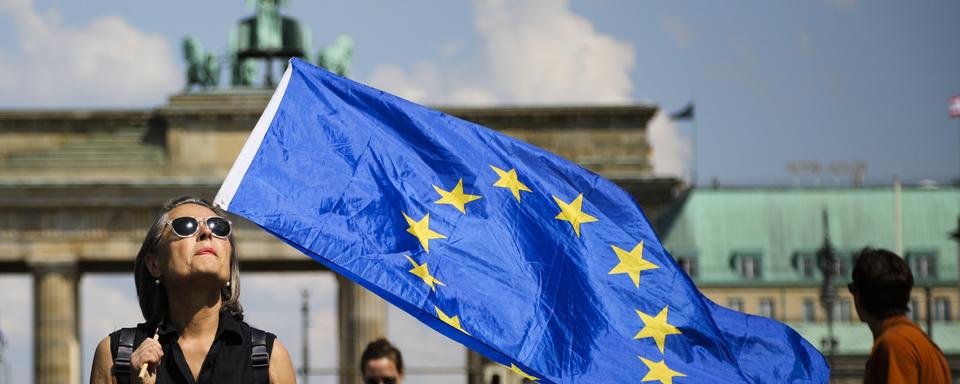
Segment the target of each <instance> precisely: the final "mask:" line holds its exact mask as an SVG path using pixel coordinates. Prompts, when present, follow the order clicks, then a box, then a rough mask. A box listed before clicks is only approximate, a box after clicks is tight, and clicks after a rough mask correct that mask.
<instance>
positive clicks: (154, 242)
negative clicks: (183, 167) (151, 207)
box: [133, 196, 243, 326]
mask: <svg viewBox="0 0 960 384" xmlns="http://www.w3.org/2000/svg"><path fill="white" fill-rule="evenodd" d="M184 204H196V205H200V206H203V207H206V208H208V209H210V210H211V211H213V212H214V213H216V214H217V215H220V216H224V217H226V212H224V211H223V210H222V209H220V208H217V207H215V206H214V205H213V204H210V203H209V202H207V201H206V200H203V199H200V198H196V197H192V196H181V197H178V198H176V199H173V200H170V201H169V202H168V203H167V204H165V205H164V206H163V208H161V209H160V214H159V215H158V216H157V219H156V220H155V221H154V222H153V225H151V226H150V229H148V230H147V236H146V237H145V238H144V239H143V244H142V245H141V246H140V252H139V253H137V260H136V261H135V262H134V267H133V280H134V282H135V283H136V286H137V300H138V301H139V302H140V312H142V313H143V318H144V320H146V322H147V324H151V325H153V326H156V325H157V324H159V323H160V321H161V320H163V319H164V318H166V316H167V315H168V314H169V310H170V307H169V306H170V303H169V301H168V299H167V292H166V289H164V288H163V287H162V286H160V285H157V284H156V283H155V282H154V280H155V279H156V278H155V277H153V275H151V274H150V271H149V270H148V269H147V255H148V254H150V253H151V252H153V251H154V250H156V248H157V247H158V246H159V245H160V240H161V239H162V238H163V229H164V228H165V227H166V225H167V219H168V218H169V217H168V214H169V213H170V211H171V210H173V209H174V208H176V207H179V206H181V205H184ZM228 240H229V241H230V280H229V282H230V285H229V286H226V287H223V289H221V290H220V298H221V299H222V300H223V305H222V307H221V311H227V312H228V313H230V315H232V316H233V317H235V318H237V319H238V320H242V319H243V307H242V306H241V305H240V261H239V260H238V259H237V242H236V240H234V238H233V233H231V234H230V236H229V237H228Z"/></svg>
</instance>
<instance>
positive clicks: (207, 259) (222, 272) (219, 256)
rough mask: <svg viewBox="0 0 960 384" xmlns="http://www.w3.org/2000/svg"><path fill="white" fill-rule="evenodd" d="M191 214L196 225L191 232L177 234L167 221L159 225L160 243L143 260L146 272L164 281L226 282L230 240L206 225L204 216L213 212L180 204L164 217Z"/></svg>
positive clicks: (228, 270) (228, 267)
mask: <svg viewBox="0 0 960 384" xmlns="http://www.w3.org/2000/svg"><path fill="white" fill-rule="evenodd" d="M185 216H189V217H195V218H197V219H198V221H199V228H198V229H197V232H196V233H195V234H193V236H189V237H180V236H178V235H177V234H175V233H173V229H172V228H171V226H170V225H169V224H168V225H166V226H165V227H164V228H163V235H162V239H161V240H160V245H159V246H157V249H156V250H155V251H154V252H153V253H152V254H151V255H152V256H153V257H152V258H153V259H154V260H153V262H149V261H148V263H147V265H148V267H149V269H150V273H151V274H152V275H153V276H155V277H159V278H160V281H162V282H164V283H167V284H169V283H179V282H203V281H209V282H217V283H219V286H221V287H222V286H223V285H225V284H226V282H227V280H229V278H230V253H231V247H230V240H228V239H226V238H220V237H216V236H214V235H213V233H212V232H210V228H207V225H206V222H205V221H206V219H207V218H208V217H211V216H217V214H216V213H214V212H213V211H212V210H210V209H209V208H207V207H204V206H202V205H196V204H184V205H181V206H178V207H176V208H174V209H172V210H170V212H168V213H167V220H168V221H170V220H174V219H176V218H178V217H185Z"/></svg>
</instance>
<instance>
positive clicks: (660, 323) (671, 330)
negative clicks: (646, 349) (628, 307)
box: [633, 306, 680, 353]
mask: <svg viewBox="0 0 960 384" xmlns="http://www.w3.org/2000/svg"><path fill="white" fill-rule="evenodd" d="M636 311H637V314H638V315H640V320H643V329H641V330H640V332H637V334H636V335H634V336H633V338H634V339H637V340H639V339H643V338H645V337H652V338H653V341H655V342H657V347H658V348H660V353H663V343H664V342H665V341H666V340H667V336H669V335H679V334H680V330H679V329H677V327H674V326H673V325H670V323H668V322H667V312H668V311H667V307H666V306H664V307H663V310H661V311H660V313H658V314H657V316H655V317H654V316H650V315H648V314H646V313H643V312H640V310H639V309H638V310H636Z"/></svg>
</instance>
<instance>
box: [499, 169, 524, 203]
mask: <svg viewBox="0 0 960 384" xmlns="http://www.w3.org/2000/svg"><path fill="white" fill-rule="evenodd" d="M490 168H493V171H494V172H496V173H497V175H499V176H500V180H497V182H496V183H493V186H494V187H500V188H506V189H509V190H510V192H513V197H515V198H516V199H517V202H520V191H524V192H533V191H531V190H530V188H527V186H526V185H524V184H523V183H521V182H520V179H519V178H518V177H517V170H516V169H513V168H511V169H510V170H509V171H504V170H502V169H500V168H497V167H494V166H493V165H491V166H490Z"/></svg>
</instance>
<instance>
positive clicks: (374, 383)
mask: <svg viewBox="0 0 960 384" xmlns="http://www.w3.org/2000/svg"><path fill="white" fill-rule="evenodd" d="M364 383H365V384H397V378H396V377H371V378H368V379H367V380H366V381H364Z"/></svg>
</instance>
